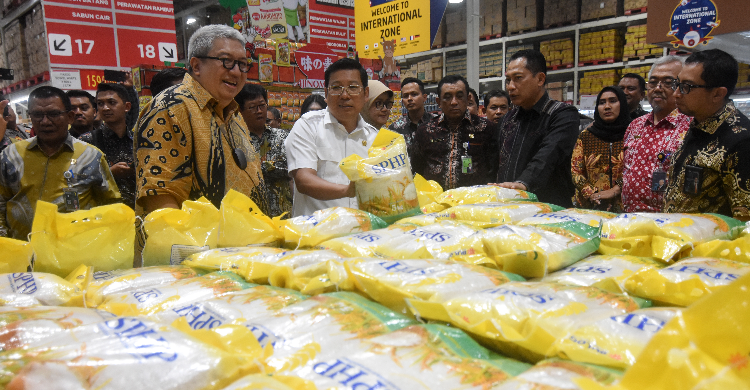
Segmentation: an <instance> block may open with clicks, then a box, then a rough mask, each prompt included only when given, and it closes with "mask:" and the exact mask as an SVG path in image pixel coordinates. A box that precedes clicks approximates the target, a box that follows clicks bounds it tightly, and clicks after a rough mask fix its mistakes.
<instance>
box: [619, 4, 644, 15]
mask: <svg viewBox="0 0 750 390" xmlns="http://www.w3.org/2000/svg"><path fill="white" fill-rule="evenodd" d="M647 7H648V0H624V2H623V8H625V15H635V14H640V13H643V12H646V8H647Z"/></svg>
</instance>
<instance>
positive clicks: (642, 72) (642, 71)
mask: <svg viewBox="0 0 750 390" xmlns="http://www.w3.org/2000/svg"><path fill="white" fill-rule="evenodd" d="M650 71H651V66H650V65H643V66H638V67H634V68H625V69H623V70H622V74H623V75H624V74H625V73H635V74H637V75H639V76H641V77H643V79H644V80H646V81H648V72H650Z"/></svg>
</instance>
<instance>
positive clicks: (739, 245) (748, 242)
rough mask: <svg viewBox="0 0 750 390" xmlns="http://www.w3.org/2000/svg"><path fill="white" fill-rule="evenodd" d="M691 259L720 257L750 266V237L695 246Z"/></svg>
mask: <svg viewBox="0 0 750 390" xmlns="http://www.w3.org/2000/svg"><path fill="white" fill-rule="evenodd" d="M690 257H718V258H721V259H726V260H732V261H739V262H741V263H748V264H750V235H748V234H744V233H743V234H740V236H739V237H737V238H735V239H734V240H731V241H730V240H711V241H708V242H703V243H700V244H698V245H696V246H695V248H694V249H693V250H692V251H690Z"/></svg>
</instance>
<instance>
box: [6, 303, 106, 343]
mask: <svg viewBox="0 0 750 390" xmlns="http://www.w3.org/2000/svg"><path fill="white" fill-rule="evenodd" d="M114 317H115V315H114V314H112V313H109V312H106V311H102V310H96V309H84V308H81V307H59V306H34V307H0V351H8V350H11V349H16V348H24V347H25V346H27V345H31V344H35V343H38V342H40V341H41V340H43V339H44V338H47V337H50V336H52V335H54V334H56V333H59V332H63V331H65V330H66V329H71V328H75V327H76V326H81V325H88V324H95V323H98V322H102V321H105V320H109V319H112V318H114Z"/></svg>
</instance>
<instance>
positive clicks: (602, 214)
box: [517, 209, 617, 227]
mask: <svg viewBox="0 0 750 390" xmlns="http://www.w3.org/2000/svg"><path fill="white" fill-rule="evenodd" d="M616 216H617V214H615V213H610V212H608V211H597V210H586V209H565V210H560V211H553V212H550V213H539V214H535V215H532V216H530V217H528V218H524V219H522V220H521V221H519V222H518V223H517V225H545V224H550V223H558V222H580V223H585V224H586V225H589V226H593V227H600V226H602V223H603V221H606V220H608V219H612V218H614V217H616Z"/></svg>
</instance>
